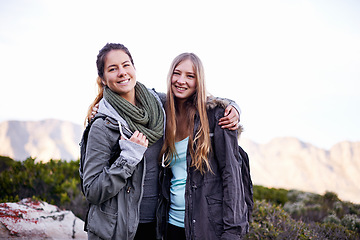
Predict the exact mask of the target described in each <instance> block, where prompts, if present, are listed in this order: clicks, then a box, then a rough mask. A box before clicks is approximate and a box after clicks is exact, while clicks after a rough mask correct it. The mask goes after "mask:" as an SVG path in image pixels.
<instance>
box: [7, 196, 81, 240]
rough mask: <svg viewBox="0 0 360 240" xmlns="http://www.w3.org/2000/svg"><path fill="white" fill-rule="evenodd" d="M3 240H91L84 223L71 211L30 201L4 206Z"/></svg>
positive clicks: (28, 199) (25, 200) (24, 200)
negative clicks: (88, 238) (88, 239)
mask: <svg viewBox="0 0 360 240" xmlns="http://www.w3.org/2000/svg"><path fill="white" fill-rule="evenodd" d="M0 222H1V226H0V239H54V240H56V239H58V240H65V239H87V234H86V232H85V231H84V222H83V221H82V220H81V219H80V218H78V217H76V216H75V215H74V214H73V213H72V212H71V211H67V210H61V209H59V208H58V207H57V206H54V205H51V204H48V203H46V202H42V201H33V200H31V199H30V198H26V199H23V200H21V201H20V202H17V203H0Z"/></svg>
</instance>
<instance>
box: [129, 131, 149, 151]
mask: <svg viewBox="0 0 360 240" xmlns="http://www.w3.org/2000/svg"><path fill="white" fill-rule="evenodd" d="M129 140H130V141H132V142H134V143H137V144H139V145H141V146H144V147H148V145H149V140H148V139H147V138H146V136H145V135H144V134H142V133H141V132H139V131H137V130H136V131H135V132H134V134H133V135H132V136H131V138H130V139H129Z"/></svg>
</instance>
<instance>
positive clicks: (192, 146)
mask: <svg viewBox="0 0 360 240" xmlns="http://www.w3.org/2000/svg"><path fill="white" fill-rule="evenodd" d="M188 59H189V60H190V61H191V62H192V64H193V68H194V73H195V77H196V91H195V93H194V95H193V96H191V97H190V98H189V99H187V102H186V108H187V111H188V114H187V116H188V123H189V125H188V126H189V129H190V137H189V145H188V147H189V150H190V155H191V159H192V162H191V166H193V167H195V168H196V169H197V170H199V171H200V172H201V173H205V171H207V170H208V171H211V168H210V164H209V160H208V157H209V153H210V150H211V142H210V134H209V122H208V117H207V113H206V97H207V95H206V88H205V74H204V68H203V65H202V62H201V60H200V59H199V57H198V56H196V55H195V54H194V53H182V54H180V55H178V56H177V57H176V58H175V59H174V60H173V62H172V64H171V66H170V70H169V73H168V76H167V97H166V107H165V110H166V119H167V120H166V131H165V141H164V145H163V147H162V149H161V156H162V155H164V158H165V164H166V166H169V165H170V164H171V161H172V159H173V158H174V157H175V156H177V153H176V149H175V137H176V107H177V106H176V102H175V96H174V94H173V92H172V91H171V79H172V76H173V73H174V70H175V68H176V67H177V66H178V65H179V64H180V63H181V62H183V61H184V60H188ZM196 113H198V117H199V119H200V124H199V127H198V129H197V131H196V134H195V137H193V132H194V118H195V115H196Z"/></svg>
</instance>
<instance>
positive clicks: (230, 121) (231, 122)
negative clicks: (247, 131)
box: [219, 105, 240, 130]
mask: <svg viewBox="0 0 360 240" xmlns="http://www.w3.org/2000/svg"><path fill="white" fill-rule="evenodd" d="M239 123H240V115H239V113H238V111H237V110H236V108H234V107H233V106H231V105H229V106H227V107H226V109H225V113H224V117H222V118H220V120H219V125H220V126H221V128H227V129H229V130H237V129H238V128H239V127H240V124H239Z"/></svg>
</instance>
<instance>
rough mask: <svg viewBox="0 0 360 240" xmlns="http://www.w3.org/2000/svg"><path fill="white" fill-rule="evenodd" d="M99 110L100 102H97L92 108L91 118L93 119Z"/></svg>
mask: <svg viewBox="0 0 360 240" xmlns="http://www.w3.org/2000/svg"><path fill="white" fill-rule="evenodd" d="M98 110H99V104H98V103H97V104H95V106H94V107H93V108H92V112H91V119H93V118H94V117H95V115H96V114H97V112H98Z"/></svg>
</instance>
